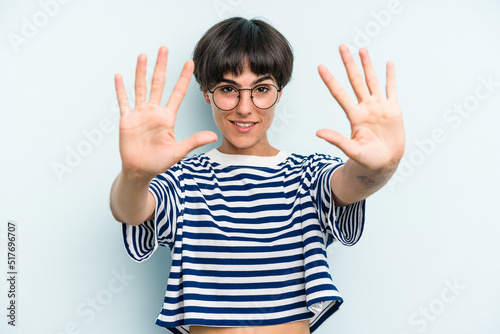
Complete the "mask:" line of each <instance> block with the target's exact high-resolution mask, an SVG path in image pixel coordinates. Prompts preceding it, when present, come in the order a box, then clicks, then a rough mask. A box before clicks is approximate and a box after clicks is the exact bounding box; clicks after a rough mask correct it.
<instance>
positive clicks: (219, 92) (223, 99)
mask: <svg viewBox="0 0 500 334" xmlns="http://www.w3.org/2000/svg"><path fill="white" fill-rule="evenodd" d="M239 96H240V93H239V92H238V90H237V89H236V88H234V87H233V86H220V87H217V88H216V89H215V90H214V103H215V105H216V106H217V107H218V108H219V109H222V110H231V109H233V108H234V107H236V105H237V104H238V101H239V99H240V97H239Z"/></svg>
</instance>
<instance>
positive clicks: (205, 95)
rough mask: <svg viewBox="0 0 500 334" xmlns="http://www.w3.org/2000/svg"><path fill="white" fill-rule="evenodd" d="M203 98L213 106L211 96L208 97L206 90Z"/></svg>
mask: <svg viewBox="0 0 500 334" xmlns="http://www.w3.org/2000/svg"><path fill="white" fill-rule="evenodd" d="M203 97H204V98H205V102H206V103H208V104H212V101H210V95H208V91H206V90H204V91H203Z"/></svg>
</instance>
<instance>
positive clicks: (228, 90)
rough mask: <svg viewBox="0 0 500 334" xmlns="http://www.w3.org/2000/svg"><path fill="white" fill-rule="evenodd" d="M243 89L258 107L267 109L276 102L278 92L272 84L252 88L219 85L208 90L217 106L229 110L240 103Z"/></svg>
mask: <svg viewBox="0 0 500 334" xmlns="http://www.w3.org/2000/svg"><path fill="white" fill-rule="evenodd" d="M244 90H249V91H250V97H251V98H252V102H253V104H254V106H256V107H257V108H259V109H269V108H271V107H272V106H274V105H275V104H276V102H277V101H278V96H279V92H280V91H281V89H278V87H276V86H275V85H272V84H262V85H257V86H255V87H254V88H244V89H238V88H236V87H234V86H231V85H225V86H219V87H217V88H215V89H214V90H210V89H209V90H208V91H209V92H210V93H211V94H213V100H214V103H215V105H216V106H217V108H219V109H221V110H224V111H229V110H233V109H234V108H236V106H237V105H238V104H239V103H240V96H241V94H240V92H241V91H244Z"/></svg>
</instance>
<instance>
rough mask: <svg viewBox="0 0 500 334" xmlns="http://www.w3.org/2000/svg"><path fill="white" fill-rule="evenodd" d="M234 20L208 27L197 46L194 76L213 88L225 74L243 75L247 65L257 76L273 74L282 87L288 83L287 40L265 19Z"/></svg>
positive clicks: (288, 51)
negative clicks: (229, 22)
mask: <svg viewBox="0 0 500 334" xmlns="http://www.w3.org/2000/svg"><path fill="white" fill-rule="evenodd" d="M229 20H231V19H229ZM233 20H234V22H231V24H227V25H221V26H219V27H217V26H215V27H214V28H213V29H215V30H213V31H212V30H209V31H208V32H207V34H205V36H204V37H203V38H202V39H201V40H200V42H199V43H198V45H197V47H196V49H195V53H194V56H193V60H194V61H195V64H196V68H195V76H196V79H197V80H198V82H199V83H200V85H201V87H202V89H211V88H213V87H214V86H215V85H216V84H217V83H219V82H221V81H222V79H223V77H224V75H226V74H229V73H230V74H233V75H235V76H239V75H241V74H242V73H243V71H244V69H245V66H248V67H249V68H250V71H252V72H253V73H255V74H257V75H264V74H268V75H271V76H272V77H273V78H274V79H275V80H276V83H277V84H278V85H279V86H280V88H281V87H283V86H285V85H286V84H287V83H288V81H289V79H290V76H291V72H292V66H293V55H292V51H291V47H290V45H289V44H288V41H286V39H285V38H284V37H283V36H282V35H281V34H280V33H279V32H278V31H276V30H275V29H274V28H272V27H271V26H270V25H268V24H267V23H265V22H262V21H259V20H250V21H249V20H246V19H241V18H234V19H233ZM226 21H228V20H226ZM223 22H225V21H223ZM209 34H210V35H211V36H210V39H209V38H206V37H207V35H209Z"/></svg>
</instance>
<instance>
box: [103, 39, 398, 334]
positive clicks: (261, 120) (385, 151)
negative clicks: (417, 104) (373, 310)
mask: <svg viewBox="0 0 500 334" xmlns="http://www.w3.org/2000/svg"><path fill="white" fill-rule="evenodd" d="M339 51H340V55H341V58H342V61H343V63H344V66H345V68H346V71H347V75H348V77H349V81H350V83H351V86H352V88H353V90H354V93H355V95H356V98H357V103H356V102H355V101H352V99H351V98H350V97H349V96H348V94H347V93H346V91H345V90H344V89H343V88H342V87H341V86H340V84H339V83H338V81H337V80H336V79H335V77H334V76H333V75H332V74H331V73H330V72H329V71H328V69H327V68H326V67H325V66H322V65H321V66H319V67H318V71H319V74H320V76H321V78H322V80H323V81H324V83H325V84H326V86H327V87H328V89H329V90H330V92H331V94H332V96H333V97H334V98H335V99H336V100H337V102H338V103H339V104H340V106H341V107H342V108H343V109H344V112H345V114H346V116H347V118H348V120H349V122H350V125H351V136H350V138H347V137H344V136H343V135H341V134H340V133H338V132H337V131H334V130H331V129H321V130H319V131H318V132H317V136H318V137H320V138H323V139H324V140H326V141H328V142H329V143H331V144H332V145H335V146H337V147H338V148H340V149H341V150H342V151H343V152H344V153H345V154H346V155H347V156H348V157H349V159H348V161H347V162H346V163H345V165H344V166H342V167H341V168H339V169H338V170H337V171H336V172H335V173H333V176H332V179H331V188H332V193H333V197H334V199H335V201H336V204H337V205H347V204H350V203H354V202H357V201H360V200H363V199H365V198H367V197H368V196H370V195H371V194H373V193H374V192H376V191H377V190H379V189H380V188H382V186H383V185H384V184H386V183H387V181H388V180H389V179H390V177H391V176H392V175H393V173H394V172H395V170H396V168H397V165H398V163H399V161H400V159H401V158H402V156H403V153H404V145H405V135H404V128H403V120H402V113H401V109H400V107H399V105H398V103H397V99H396V77H395V70H394V64H393V63H392V62H388V63H387V67H386V72H387V75H386V86H385V91H386V96H385V97H384V96H383V95H382V92H381V89H380V85H379V82H378V79H377V76H376V74H375V71H374V69H373V66H372V64H371V61H370V58H369V55H368V51H367V50H366V49H361V50H360V51H359V55H360V58H361V63H362V66H363V72H364V77H363V74H362V73H361V71H360V70H359V69H358V67H357V65H356V64H355V62H354V60H353V58H352V56H351V54H350V52H349V50H348V48H347V46H345V45H341V46H340V48H339ZM167 57H168V50H167V48H166V47H161V48H160V50H159V52H158V57H157V62H156V66H155V70H154V73H153V79H152V84H151V93H150V100H149V101H148V102H146V92H147V83H146V61H147V60H146V55H144V54H141V55H140V56H139V58H138V60H137V69H136V81H135V95H136V105H135V108H134V109H133V110H130V107H129V102H128V98H127V95H126V93H125V89H124V84H123V79H122V77H121V75H120V74H117V75H116V76H115V87H116V93H117V98H118V102H119V106H120V112H121V117H120V155H121V159H122V170H121V172H120V174H119V175H118V176H117V178H116V179H115V181H114V183H113V186H112V188H111V198H110V206H111V211H112V213H113V216H114V218H115V219H116V220H117V221H119V222H126V223H128V224H131V225H139V224H141V223H142V222H143V221H145V220H148V219H151V218H152V217H153V214H154V208H155V201H154V198H153V196H152V195H151V193H150V192H149V191H148V186H149V184H150V182H151V180H152V179H153V178H154V177H155V176H156V175H157V174H160V173H162V172H164V171H165V170H167V169H169V168H170V167H172V166H173V165H174V164H175V163H177V162H178V161H180V160H181V159H182V158H184V157H185V156H186V155H187V154H188V153H189V152H190V151H191V150H193V149H195V148H196V147H199V146H202V145H206V144H208V143H211V142H214V141H216V140H217V135H216V134H215V133H213V132H210V131H202V132H198V133H196V134H194V135H193V136H191V137H189V138H187V139H185V140H183V141H177V140H176V138H175V135H174V125H175V119H176V116H177V111H178V109H179V106H180V104H181V102H182V99H183V98H184V96H185V94H186V91H187V89H188V85H189V81H190V79H191V76H192V74H193V68H194V64H193V62H192V61H188V62H186V64H185V65H184V68H183V70H182V73H181V75H180V78H179V80H178V81H177V84H176V85H175V87H174V90H173V91H172V93H171V95H170V98H169V100H168V103H167V104H166V105H165V106H162V105H161V104H160V101H161V96H162V94H163V87H164V85H165V73H166V65H167ZM262 77H266V76H265V75H264V76H262V75H256V74H254V73H252V72H251V71H250V70H249V69H248V67H247V68H245V70H244V71H243V73H242V74H241V75H239V76H234V75H232V74H226V75H225V76H224V80H229V81H232V82H234V83H235V84H236V86H237V87H238V88H253V86H254V84H255V82H256V81H258V80H261V79H262ZM266 80H267V81H263V82H269V83H274V84H276V83H275V82H274V79H272V78H267V79H266ZM241 94H242V95H241V98H240V99H241V100H240V103H239V105H238V106H237V107H236V108H235V109H233V110H231V111H222V110H220V109H218V108H217V107H216V106H215V104H214V103H213V100H212V94H210V93H209V92H207V91H206V90H205V91H204V92H203V96H204V98H205V101H206V102H207V103H208V104H210V105H211V108H212V113H213V117H214V121H215V123H216V124H217V127H218V128H219V130H220V131H221V133H222V136H223V138H222V144H221V146H220V147H219V148H218V150H219V151H221V152H222V153H227V154H245V155H256V156H274V155H276V154H277V153H278V152H279V150H277V149H276V148H274V147H272V146H271V145H270V143H269V141H268V140H267V131H268V129H269V127H270V126H271V123H272V120H273V117H274V111H275V108H276V105H275V106H274V107H272V108H270V109H267V110H261V109H258V108H257V107H255V106H254V105H253V103H252V101H251V98H250V93H249V91H243V92H242V93H241ZM280 97H281V93H280ZM234 122H251V123H255V124H254V125H253V126H252V128H251V129H249V130H247V131H241V129H238V127H237V126H235V124H234ZM191 332H192V333H193V334H253V333H259V334H271V333H272V334H281V333H286V334H307V333H309V326H308V320H304V321H297V322H293V323H288V324H281V325H275V326H261V327H237V328H215V327H204V326H191Z"/></svg>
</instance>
